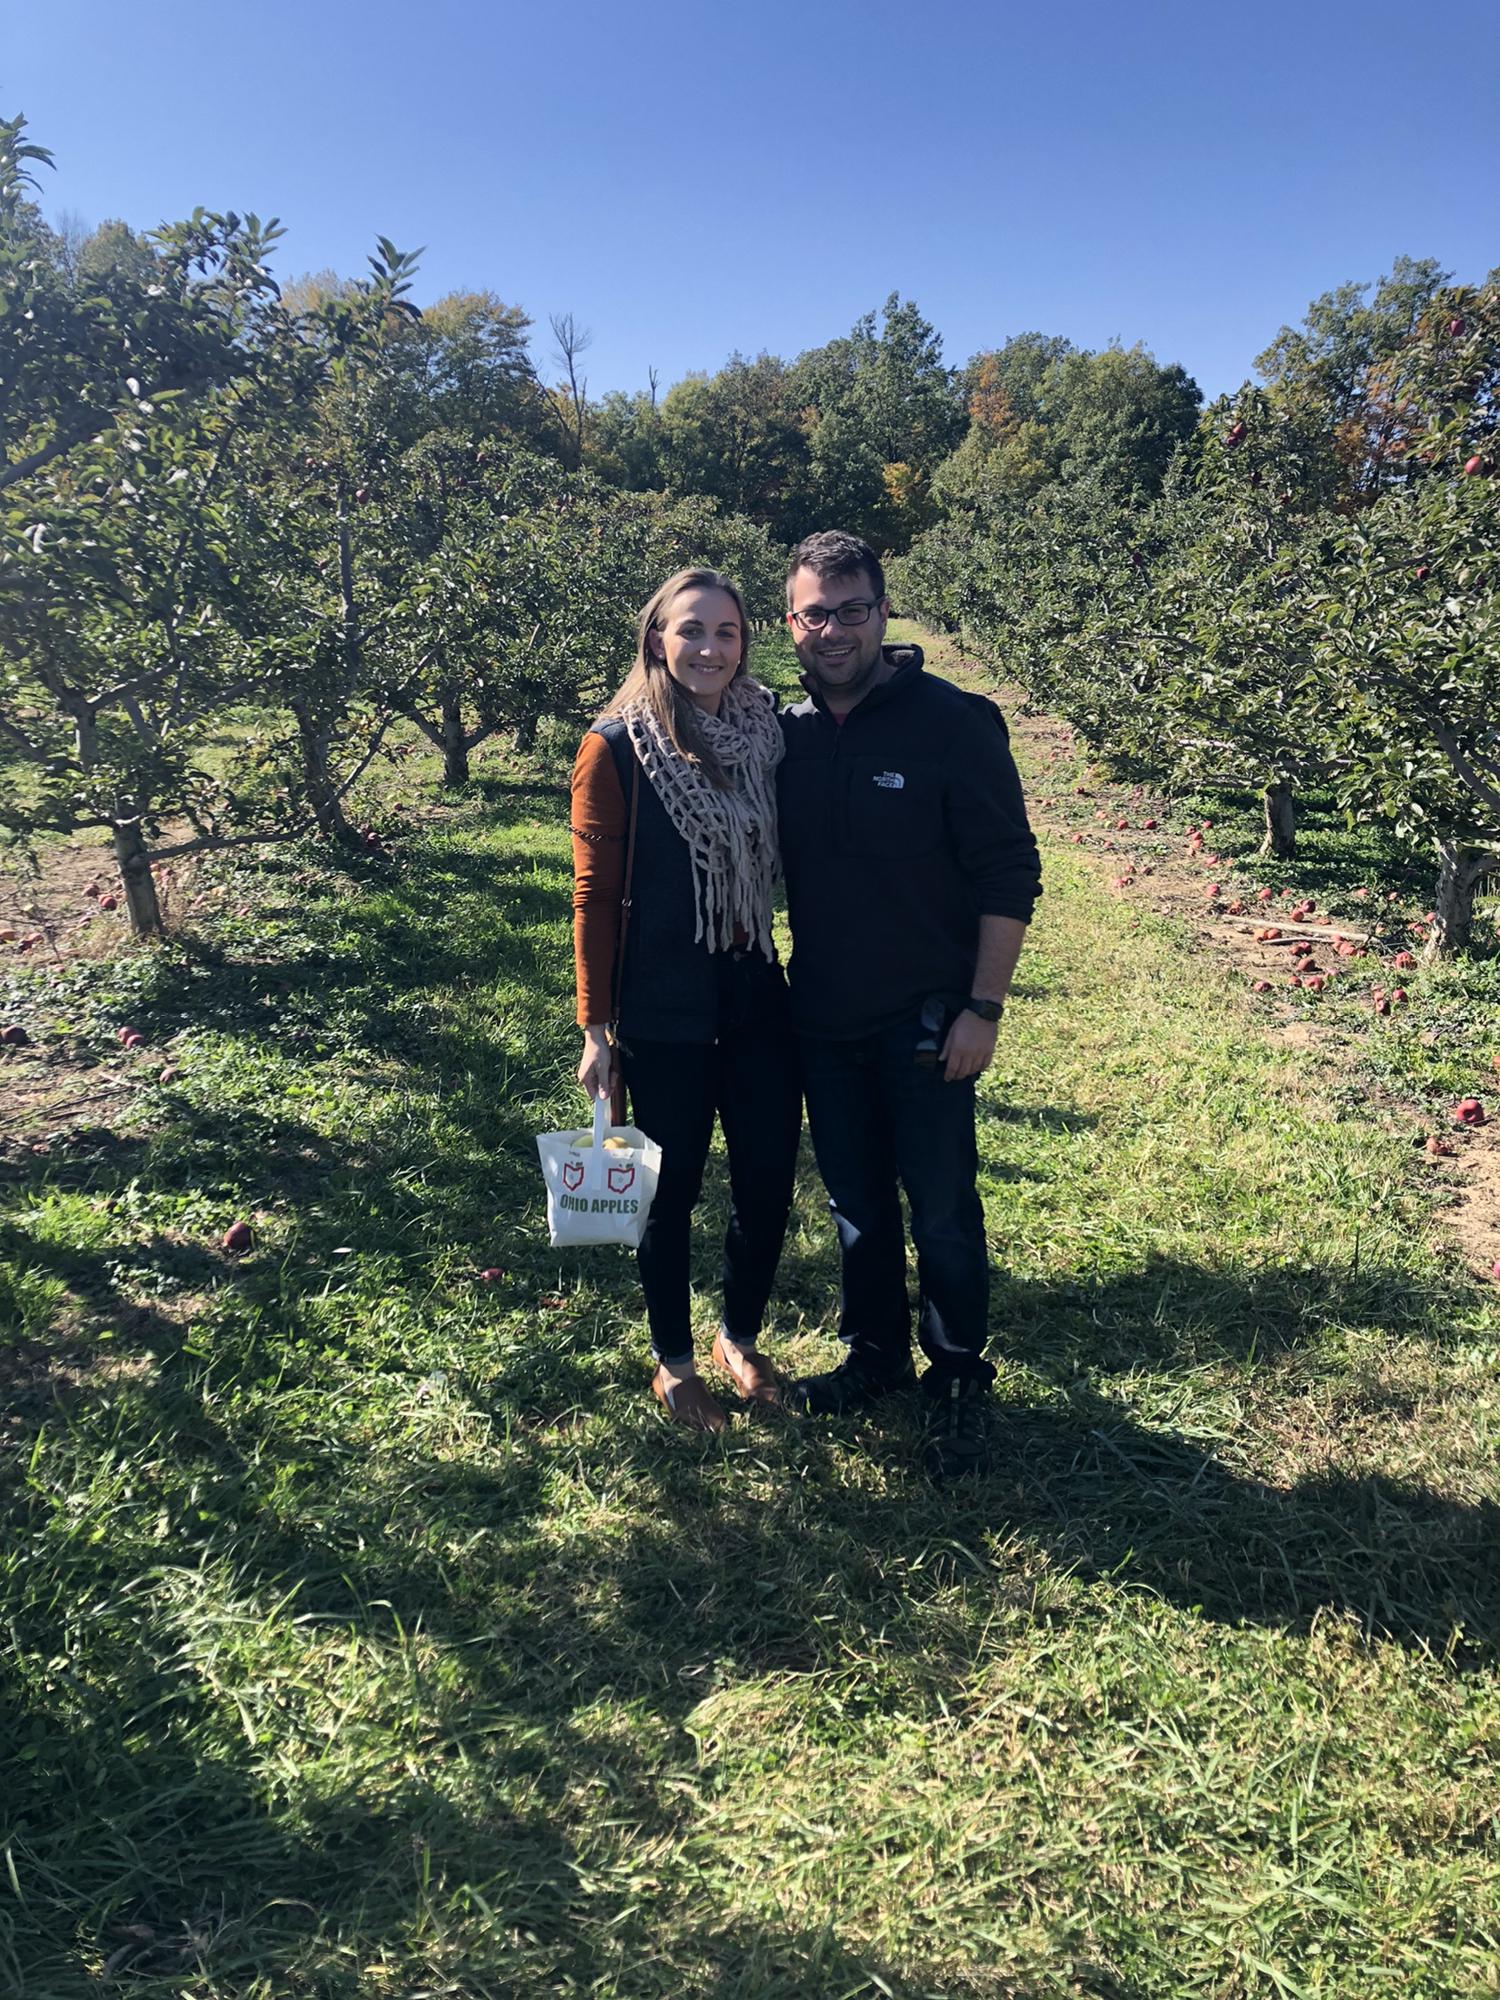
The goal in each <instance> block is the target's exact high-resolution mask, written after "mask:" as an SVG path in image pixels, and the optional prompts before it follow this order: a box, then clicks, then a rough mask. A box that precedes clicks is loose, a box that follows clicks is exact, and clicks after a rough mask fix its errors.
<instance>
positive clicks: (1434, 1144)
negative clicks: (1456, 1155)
mask: <svg viewBox="0 0 1500 2000" xmlns="http://www.w3.org/2000/svg"><path fill="white" fill-rule="evenodd" d="M1423 1150H1424V1151H1425V1152H1426V1153H1427V1154H1428V1155H1429V1157H1430V1158H1432V1159H1434V1160H1451V1159H1452V1158H1453V1148H1452V1147H1451V1146H1450V1145H1449V1144H1448V1141H1447V1140H1446V1139H1440V1138H1439V1137H1438V1136H1437V1134H1436V1133H1435V1132H1432V1133H1429V1134H1428V1137H1427V1144H1426V1146H1425V1147H1424V1149H1423Z"/></svg>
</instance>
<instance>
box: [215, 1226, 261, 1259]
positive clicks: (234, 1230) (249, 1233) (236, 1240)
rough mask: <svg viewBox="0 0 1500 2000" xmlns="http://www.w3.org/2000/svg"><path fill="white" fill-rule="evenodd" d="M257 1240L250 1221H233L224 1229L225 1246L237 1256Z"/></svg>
mask: <svg viewBox="0 0 1500 2000" xmlns="http://www.w3.org/2000/svg"><path fill="white" fill-rule="evenodd" d="M254 1241H255V1231H254V1230H253V1229H252V1228H251V1227H250V1225H249V1223H248V1222H231V1223H230V1225H229V1227H228V1228H227V1229H226V1230H225V1231H224V1237H223V1248H224V1249H226V1250H229V1251H231V1252H233V1253H234V1254H235V1255H236V1256H237V1255H238V1254H239V1252H240V1251H241V1250H248V1249H249V1248H250V1245H251V1244H252V1243H253V1242H254Z"/></svg>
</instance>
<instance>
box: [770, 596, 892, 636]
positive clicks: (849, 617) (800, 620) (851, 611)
mask: <svg viewBox="0 0 1500 2000" xmlns="http://www.w3.org/2000/svg"><path fill="white" fill-rule="evenodd" d="M879 602H880V600H879V598H875V599H873V600H872V599H870V598H867V597H851V598H850V600H849V602H848V603H847V604H835V605H832V606H829V605H827V604H810V605H809V606H808V608H807V609H806V611H794V612H792V613H791V619H792V623H793V624H794V625H800V626H801V627H802V629H803V631H804V632H821V631H822V629H823V627H824V626H825V625H826V624H827V623H828V621H829V619H830V618H837V620H838V621H839V623H840V625H864V624H867V623H868V622H869V617H870V613H871V612H872V611H873V610H874V609H875V606H876V604H878V603H879Z"/></svg>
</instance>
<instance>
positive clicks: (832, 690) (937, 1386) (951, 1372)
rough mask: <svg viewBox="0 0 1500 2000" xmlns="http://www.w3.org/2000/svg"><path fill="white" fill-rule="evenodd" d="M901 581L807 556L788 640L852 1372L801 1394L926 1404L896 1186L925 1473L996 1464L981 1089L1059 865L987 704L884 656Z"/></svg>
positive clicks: (821, 1095) (789, 869)
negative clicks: (990, 1421) (798, 668)
mask: <svg viewBox="0 0 1500 2000" xmlns="http://www.w3.org/2000/svg"><path fill="white" fill-rule="evenodd" d="M889 615H890V606H889V604H888V603H887V601H886V595H885V577H884V573H883V572H882V569H881V566H880V563H879V561H878V559H877V558H876V556H875V554H874V552H873V551H872V550H871V549H870V548H869V547H868V546H867V544H866V543H864V542H862V541H861V540H859V539H858V537H857V536H854V535H847V534H843V533H840V532H837V531H832V532H829V533H825V534H818V535H812V536H810V537H809V538H808V539H807V540H806V541H805V542H803V543H802V544H801V545H800V547H798V548H797V549H796V550H795V551H794V552H793V555H792V563H791V569H790V572H789V574H788V577H787V622H788V624H789V625H790V627H791V631H792V640H793V643H794V645H795V646H796V649H797V657H798V660H799V661H800V662H801V665H802V668H803V677H802V684H803V686H804V687H805V688H806V689H807V692H808V699H807V700H806V701H804V702H799V703H798V704H797V705H796V707H794V708H791V709H789V710H788V711H787V712H786V714H785V715H784V716H783V718H782V722H783V728H784V732H785V735H786V743H787V753H786V758H785V760H784V762H783V763H782V766H781V770H780V773H779V778H778V790H779V807H780V819H781V842H782V854H783V858H784V862H785V869H786V883H787V902H788V910H789V915H790V918H791V927H792V960H791V967H790V981H791V995H792V1013H793V1019H794V1021H795V1024H796V1026H797V1029H798V1032H799V1034H800V1036H801V1041H802V1051H803V1064H804V1080H805V1085H806V1091H807V1115H808V1123H809V1126H810V1128H811V1132H812V1140H813V1149H814V1151H815V1152H816V1154H817V1160H818V1168H819V1171H820V1172H821V1174H822V1176H823V1181H824V1184H825V1186H826V1187H827V1189H828V1196H829V1206H830V1208H831V1209H832V1211H833V1216H834V1221H835V1223H836V1225H837V1228H838V1237H839V1247H840V1252H841V1258H842V1296H841V1309H840V1323H839V1333H840V1337H841V1338H842V1340H843V1341H844V1343H845V1346H846V1348H847V1350H848V1351H847V1353H846V1355H845V1357H844V1359H843V1361H842V1362H841V1363H840V1365H839V1366H838V1367H837V1368H834V1369H833V1370H831V1371H830V1372H829V1373H828V1374H825V1375H814V1376H811V1377H809V1378H807V1379H806V1380H804V1381H802V1382H800V1383H797V1384H795V1385H794V1386H793V1389H792V1392H791V1398H790V1400H791V1403H792V1406H793V1407H794V1408H800V1409H801V1410H803V1411H804V1412H806V1413H808V1414H811V1415H825V1414H826V1415H838V1414H842V1413H844V1412H847V1411H853V1410H860V1409H864V1408H866V1407H868V1406H869V1405H870V1404H871V1403H873V1402H875V1401H877V1400H878V1399H879V1398H880V1397H882V1396H885V1395H887V1394H889V1393H890V1392H891V1391H893V1390H898V1389H902V1388H906V1387H909V1386H910V1385H911V1384H912V1383H913V1382H914V1380H915V1376H914V1373H913V1369H912V1354H911V1308H910V1304H909V1301H908V1299H907V1293H906V1242H905V1235H904V1231H903V1227H902V1219H901V1203H900V1198H899V1195H898V1192H897V1184H898V1182H899V1183H900V1185H901V1186H902V1187H904V1188H905V1190H906V1197H907V1201H908V1203H909V1204H910V1208H911V1227H912V1240H913V1242H914V1243H915V1245H916V1251H917V1274H918V1284H919V1290H920V1301H919V1311H918V1327H917V1331H918V1338H919V1340H920V1342H921V1346H922V1351H923V1353H924V1354H925V1355H926V1357H927V1360H928V1362H929V1364H930V1366H929V1368H928V1370H927V1371H926V1373H925V1374H924V1375H923V1377H922V1387H923V1390H924V1392H925V1393H926V1395H927V1397H928V1398H929V1399H930V1403H929V1416H930V1424H931V1428H930V1435H929V1443H928V1448H927V1458H928V1465H929V1469H930V1470H931V1471H932V1473H933V1474H934V1476H935V1477H938V1478H948V1477H951V1476H953V1475H954V1474H957V1473H961V1472H965V1471H969V1470H972V1469H974V1468H975V1467H976V1466H978V1465H979V1464H980V1463H982V1460H983V1454H984V1409H985V1404H986V1402H987V1399H988V1394H989V1389H990V1385H991V1383H992V1382H993V1380H994V1375H995V1371H994V1369H993V1368H992V1367H991V1365H990V1363H989V1362H988V1361H987V1360H986V1359H985V1357H984V1344H985V1338H986V1335H987V1332H988V1324H987V1317H988V1309H989V1256H988V1251H987V1247H986V1244H985V1236H984V1214H983V1210H982V1208H981V1205H980V1200H979V1193H978V1189H977V1187H976V1185H975V1182H976V1178H977V1173H978V1155H977V1150H976V1146H975V1139H974V1088H975V1079H976V1077H978V1076H979V1074H980V1073H981V1072H982V1071H983V1070H984V1069H985V1068H986V1066H987V1065H988V1063H989V1061H990V1059H991V1057H992V1056H993V1054H994V1050H995V1038H996V1033H997V1027H998V1023H999V1021H1000V1017H1001V1013H1002V1009H1003V1004H1004V1001H1005V996H1006V993H1007V991H1008V990H1009V987H1010V980H1011V974H1012V972H1013V971H1014V969H1015V964H1016V959H1017V957H1018V956H1019V953H1020V950H1021V943H1022V939H1023V938H1024V936H1025V931H1026V925H1027V922H1028V921H1029V919H1030V917H1031V912H1032V907H1033V905H1034V903H1035V901H1036V898H1037V896H1038V894H1039V893H1040V882H1041V864H1040V860H1039V858H1038V855H1037V847H1036V841H1035V839H1034V838H1033V836H1032V833H1031V829H1030V827H1029V825H1028V824H1027V820H1026V808H1025V804H1024V802H1023V800H1022V797H1021V785H1020V780H1019V778H1018V777H1017V775H1016V767H1015V764H1014V762H1013V761H1012V759H1011V754H1010V746H1009V738H1008V737H1007V735H1006V730H1005V724H1004V722H1003V721H1002V720H1001V717H1000V712H999V710H998V709H997V708H996V707H995V705H994V703H993V702H990V701H986V700H984V699H983V698H982V697H980V696H978V695H972V694H964V693H962V692H961V691H960V690H959V689H957V688H955V687H954V686H953V685H952V684H951V683H950V682H948V681H943V680H939V679H936V678H934V677H932V676H930V675H928V674H926V673H924V671H923V668H922V653H921V649H920V647H917V646H886V645H885V644H884V640H885V628H886V620H887V618H888V617H889Z"/></svg>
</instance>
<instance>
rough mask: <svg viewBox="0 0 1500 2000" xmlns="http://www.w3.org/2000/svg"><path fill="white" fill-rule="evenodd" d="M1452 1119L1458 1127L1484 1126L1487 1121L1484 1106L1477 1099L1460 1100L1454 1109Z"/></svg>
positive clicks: (1466, 1098)
mask: <svg viewBox="0 0 1500 2000" xmlns="http://www.w3.org/2000/svg"><path fill="white" fill-rule="evenodd" d="M1453 1117H1454V1121H1455V1123H1457V1124H1459V1125H1486V1124H1488V1123H1489V1120H1488V1119H1487V1118H1486V1117H1485V1115H1484V1106H1483V1105H1482V1104H1481V1103H1480V1101H1479V1099H1478V1098H1477V1097H1464V1098H1460V1099H1459V1102H1458V1103H1457V1105H1456V1106H1455V1107H1454V1111H1453Z"/></svg>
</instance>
